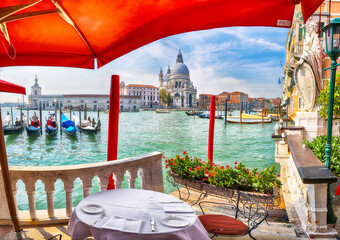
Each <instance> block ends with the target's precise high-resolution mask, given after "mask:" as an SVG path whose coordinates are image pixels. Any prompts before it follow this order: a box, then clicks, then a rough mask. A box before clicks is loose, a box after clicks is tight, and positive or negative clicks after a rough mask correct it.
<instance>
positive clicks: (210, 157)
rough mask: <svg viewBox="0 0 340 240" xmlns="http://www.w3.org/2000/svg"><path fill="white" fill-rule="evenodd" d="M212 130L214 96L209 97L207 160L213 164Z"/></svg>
mask: <svg viewBox="0 0 340 240" xmlns="http://www.w3.org/2000/svg"><path fill="white" fill-rule="evenodd" d="M214 128H215V96H211V101H210V121H209V140H208V160H210V161H211V162H213V153H214Z"/></svg>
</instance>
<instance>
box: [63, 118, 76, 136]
mask: <svg viewBox="0 0 340 240" xmlns="http://www.w3.org/2000/svg"><path fill="white" fill-rule="evenodd" d="M61 127H62V128H63V129H64V132H65V133H66V134H68V135H76V133H77V128H76V126H75V124H74V121H71V120H69V119H68V118H67V117H66V116H65V115H64V114H63V113H61Z"/></svg>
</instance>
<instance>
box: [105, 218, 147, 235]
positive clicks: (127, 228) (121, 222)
mask: <svg viewBox="0 0 340 240" xmlns="http://www.w3.org/2000/svg"><path fill="white" fill-rule="evenodd" d="M141 225H142V220H136V219H126V218H120V217H116V216H112V217H110V219H109V220H108V221H107V222H106V223H105V224H104V225H102V226H101V228H105V229H112V230H118V231H123V232H133V233H138V232H139V231H140V227H141Z"/></svg>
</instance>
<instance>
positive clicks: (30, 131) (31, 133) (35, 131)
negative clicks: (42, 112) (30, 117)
mask: <svg viewBox="0 0 340 240" xmlns="http://www.w3.org/2000/svg"><path fill="white" fill-rule="evenodd" d="M26 132H27V135H29V136H35V135H39V134H40V127H39V125H38V127H34V126H32V125H31V126H29V127H26Z"/></svg>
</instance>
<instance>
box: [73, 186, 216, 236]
mask: <svg viewBox="0 0 340 240" xmlns="http://www.w3.org/2000/svg"><path fill="white" fill-rule="evenodd" d="M88 204H98V205H100V206H102V207H103V208H104V212H105V213H106V216H105V217H104V218H103V219H102V220H100V221H98V222H97V223H96V224H94V225H93V223H94V222H95V221H96V220H97V219H99V217H100V215H101V214H102V213H103V212H101V213H97V214H89V213H86V212H84V211H83V210H82V209H83V208H84V207H85V206H86V205H88ZM171 215H173V216H179V217H181V218H183V219H185V220H187V221H188V222H189V225H188V226H186V227H180V228H176V227H168V226H165V225H163V224H162V223H161V221H162V219H164V218H165V217H167V216H171ZM151 218H154V219H155V229H156V231H155V232H152V231H151ZM107 226H109V227H111V229H108V227H107ZM112 228H116V229H112ZM118 229H119V230H118ZM67 233H68V234H69V235H71V236H72V239H74V240H77V239H83V238H85V237H88V236H93V237H94V238H95V239H96V240H125V239H126V240H127V239H133V240H141V239H145V240H152V239H155V240H156V239H157V240H163V239H164V240H168V239H169V240H170V239H171V240H177V239H178V240H209V239H210V238H209V237H208V233H207V231H206V230H205V229H204V227H203V225H202V224H201V222H200V220H199V219H198V218H197V216H196V214H195V212H194V211H193V210H192V208H191V206H190V205H188V204H187V203H185V202H183V201H181V200H179V199H177V198H175V197H173V196H170V195H167V194H164V193H159V192H153V191H147V190H139V189H115V190H107V191H103V192H100V193H96V194H93V195H90V196H88V197H87V198H85V199H83V200H82V201H81V202H80V203H79V204H78V206H77V207H76V208H75V209H74V210H73V212H72V215H71V218H70V221H69V224H68V227H67Z"/></svg>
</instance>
